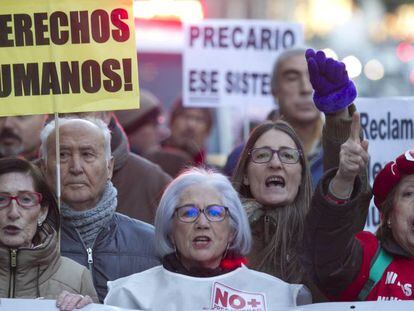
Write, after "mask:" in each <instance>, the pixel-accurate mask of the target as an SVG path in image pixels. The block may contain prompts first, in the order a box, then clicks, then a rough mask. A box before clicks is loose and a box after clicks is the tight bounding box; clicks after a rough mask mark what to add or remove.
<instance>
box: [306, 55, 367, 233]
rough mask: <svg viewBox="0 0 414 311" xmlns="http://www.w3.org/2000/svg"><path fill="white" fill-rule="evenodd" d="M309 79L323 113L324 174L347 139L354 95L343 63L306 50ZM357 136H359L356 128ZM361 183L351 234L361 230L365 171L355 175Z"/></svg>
mask: <svg viewBox="0 0 414 311" xmlns="http://www.w3.org/2000/svg"><path fill="white" fill-rule="evenodd" d="M305 56H306V60H307V63H308V71H309V79H310V81H311V84H312V87H313V89H314V94H313V100H314V102H315V105H316V107H317V108H318V109H319V110H320V111H321V112H323V113H324V114H325V125H324V128H323V135H322V145H323V150H324V157H323V166H324V171H325V172H326V171H329V170H330V169H332V168H336V167H338V165H339V155H340V150H341V145H342V144H343V143H344V142H345V141H346V140H347V139H348V137H350V131H351V123H352V116H353V114H354V113H355V112H356V108H355V105H354V104H353V101H354V100H355V98H356V96H357V91H356V88H355V85H354V83H353V82H352V81H351V80H350V79H349V76H348V73H347V71H346V68H345V64H344V63H342V62H339V61H336V60H334V59H332V58H327V57H326V56H325V54H324V53H323V52H322V51H317V52H315V51H314V50H312V49H308V50H307V51H306V55H305ZM358 135H359V137H361V138H362V137H363V132H362V130H361V129H360V131H359V133H358ZM359 176H360V179H361V181H362V185H361V193H362V194H363V195H361V196H360V198H359V202H358V208H359V217H358V219H357V220H356V221H355V232H358V231H361V230H363V228H364V226H365V221H366V217H367V213H368V208H369V202H370V200H371V197H372V191H371V186H370V184H369V179H368V168H366V169H365V170H362V171H361V172H360V174H359Z"/></svg>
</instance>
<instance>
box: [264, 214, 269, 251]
mask: <svg viewBox="0 0 414 311" xmlns="http://www.w3.org/2000/svg"><path fill="white" fill-rule="evenodd" d="M269 222H270V217H269V215H265V216H264V238H265V245H267V244H268V243H269Z"/></svg>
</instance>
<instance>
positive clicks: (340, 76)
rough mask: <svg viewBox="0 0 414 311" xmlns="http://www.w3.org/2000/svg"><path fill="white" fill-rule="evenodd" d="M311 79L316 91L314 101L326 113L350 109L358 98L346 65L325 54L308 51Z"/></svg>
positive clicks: (307, 58)
mask: <svg viewBox="0 0 414 311" xmlns="http://www.w3.org/2000/svg"><path fill="white" fill-rule="evenodd" d="M305 57H306V61H307V62H308V70H309V78H310V82H311V84H312V87H313V89H314V91H315V92H314V93H313V101H314V102H315V105H316V107H317V108H318V109H319V110H320V111H322V112H324V113H335V112H337V111H340V110H342V109H344V108H346V107H348V106H349V105H350V104H352V102H353V101H354V99H355V98H356V96H357V91H356V89H355V85H354V83H353V82H352V81H351V80H349V77H348V72H347V71H346V68H345V64H344V63H342V62H339V61H336V60H334V59H332V58H326V56H325V53H324V52H322V51H317V52H316V53H315V51H314V50H312V49H308V50H306V54H305Z"/></svg>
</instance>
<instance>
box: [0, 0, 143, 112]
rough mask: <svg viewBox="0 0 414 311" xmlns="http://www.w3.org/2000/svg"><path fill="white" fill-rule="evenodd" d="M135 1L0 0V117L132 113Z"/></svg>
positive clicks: (135, 70) (134, 98)
mask: <svg viewBox="0 0 414 311" xmlns="http://www.w3.org/2000/svg"><path fill="white" fill-rule="evenodd" d="M137 98H138V68H137V57H136V49H135V24H134V17H133V13H132V0H101V1H91V0H60V1H55V0H38V1H29V0H21V1H14V0H3V1H2V4H1V6H0V115H23V114H42V113H51V112H79V111H100V110H116V109H128V108H137V106H138V100H137Z"/></svg>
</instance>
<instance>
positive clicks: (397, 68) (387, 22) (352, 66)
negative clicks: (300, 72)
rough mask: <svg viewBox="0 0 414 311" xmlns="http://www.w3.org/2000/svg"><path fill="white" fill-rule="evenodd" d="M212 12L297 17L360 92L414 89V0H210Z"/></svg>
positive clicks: (311, 42) (314, 43)
mask: <svg viewBox="0 0 414 311" xmlns="http://www.w3.org/2000/svg"><path fill="white" fill-rule="evenodd" d="M203 3H204V5H205V8H206V11H207V16H208V17H209V18H248V19H249V18H250V19H274V20H282V21H296V22H299V23H302V24H303V25H304V29H305V36H306V42H307V44H308V45H309V46H311V47H313V48H317V49H330V51H331V55H332V56H336V57H337V58H339V59H340V60H343V61H344V62H345V63H346V65H347V68H348V71H349V73H350V74H351V75H352V77H353V79H354V80H355V81H356V83H357V85H358V91H359V94H360V96H373V97H376V96H381V97H382V96H412V95H414V1H404V0H204V2H203Z"/></svg>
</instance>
